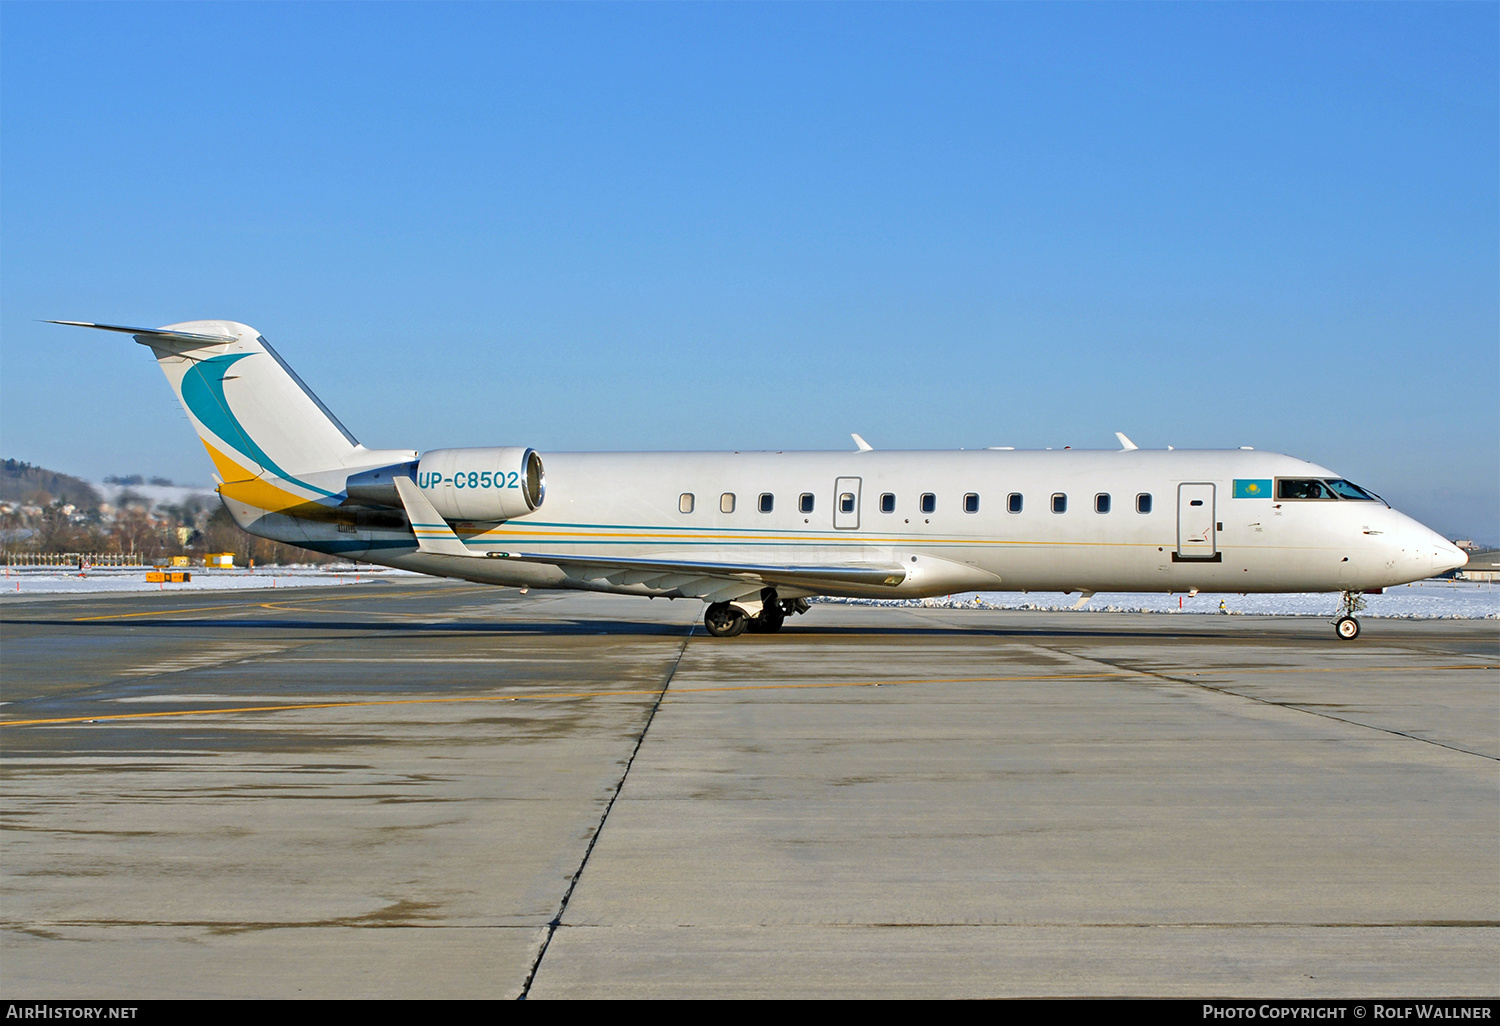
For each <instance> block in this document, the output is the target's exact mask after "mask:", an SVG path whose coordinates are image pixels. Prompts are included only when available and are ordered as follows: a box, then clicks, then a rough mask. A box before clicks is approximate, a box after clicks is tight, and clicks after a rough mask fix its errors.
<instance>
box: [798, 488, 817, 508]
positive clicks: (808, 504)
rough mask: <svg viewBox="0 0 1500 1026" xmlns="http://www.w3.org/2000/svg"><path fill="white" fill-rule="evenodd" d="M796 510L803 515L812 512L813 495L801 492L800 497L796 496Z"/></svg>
mask: <svg viewBox="0 0 1500 1026" xmlns="http://www.w3.org/2000/svg"><path fill="white" fill-rule="evenodd" d="M797 508H798V509H800V510H801V511H802V512H804V513H811V512H812V511H813V493H812V492H803V493H802V494H801V495H800V496H798V497H797Z"/></svg>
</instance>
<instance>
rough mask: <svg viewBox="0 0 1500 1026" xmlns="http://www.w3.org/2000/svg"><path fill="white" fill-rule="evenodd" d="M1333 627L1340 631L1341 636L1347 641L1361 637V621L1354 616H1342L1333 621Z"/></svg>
mask: <svg viewBox="0 0 1500 1026" xmlns="http://www.w3.org/2000/svg"><path fill="white" fill-rule="evenodd" d="M1333 629H1334V630H1336V631H1338V634H1339V637H1341V638H1343V639H1344V640H1345V641H1353V640H1354V639H1355V638H1357V637H1359V621H1358V620H1356V619H1355V618H1354V617H1352V616H1341V617H1339V618H1338V619H1337V620H1335V621H1334V623H1333Z"/></svg>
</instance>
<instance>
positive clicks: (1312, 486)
mask: <svg viewBox="0 0 1500 1026" xmlns="http://www.w3.org/2000/svg"><path fill="white" fill-rule="evenodd" d="M1276 498H1278V499H1332V498H1334V494H1333V492H1332V491H1331V490H1330V489H1329V488H1328V486H1327V485H1325V484H1324V483H1323V482H1322V481H1315V480H1313V479H1312V478H1305V477H1283V478H1280V479H1278V480H1277V482H1276Z"/></svg>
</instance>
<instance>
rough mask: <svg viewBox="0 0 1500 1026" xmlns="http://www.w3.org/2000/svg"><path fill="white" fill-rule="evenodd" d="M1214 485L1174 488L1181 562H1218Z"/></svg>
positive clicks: (1179, 486) (1191, 485)
mask: <svg viewBox="0 0 1500 1026" xmlns="http://www.w3.org/2000/svg"><path fill="white" fill-rule="evenodd" d="M1214 516H1215V511H1214V486H1213V485H1212V484H1180V485H1178V486H1177V551H1176V553H1174V556H1175V558H1176V559H1178V560H1183V559H1202V560H1217V559H1219V558H1220V557H1219V539H1218V534H1217V533H1216V532H1215V531H1214Z"/></svg>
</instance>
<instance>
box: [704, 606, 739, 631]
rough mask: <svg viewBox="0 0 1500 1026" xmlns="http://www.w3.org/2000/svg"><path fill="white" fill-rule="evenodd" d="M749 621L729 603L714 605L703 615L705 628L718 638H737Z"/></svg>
mask: <svg viewBox="0 0 1500 1026" xmlns="http://www.w3.org/2000/svg"><path fill="white" fill-rule="evenodd" d="M748 622H749V621H748V620H747V619H746V617H745V614H744V613H742V612H740V611H739V610H738V609H736V608H734V607H733V606H731V605H730V604H729V603H728V602H715V603H712V604H711V605H710V606H709V607H708V609H707V610H705V611H704V613H703V627H704V629H705V630H707V631H708V633H710V634H712V635H713V636H714V637H716V638H737V637H739V636H740V635H741V634H744V633H745V626H746V624H747V623H748Z"/></svg>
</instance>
